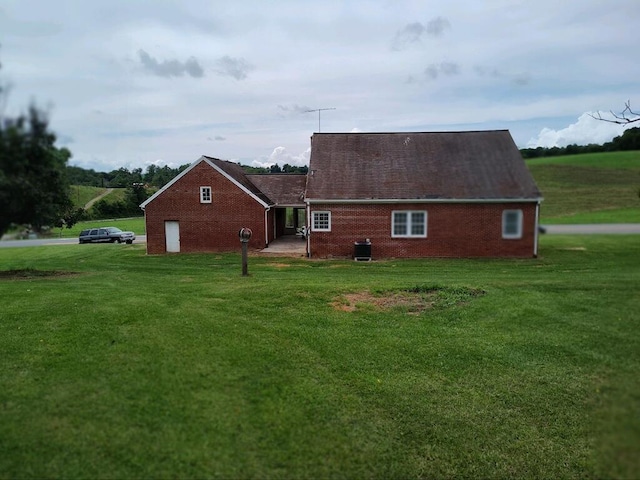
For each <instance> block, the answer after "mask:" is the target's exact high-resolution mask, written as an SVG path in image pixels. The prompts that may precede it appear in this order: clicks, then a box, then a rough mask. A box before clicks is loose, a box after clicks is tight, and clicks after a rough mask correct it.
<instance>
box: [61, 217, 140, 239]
mask: <svg viewBox="0 0 640 480" xmlns="http://www.w3.org/2000/svg"><path fill="white" fill-rule="evenodd" d="M95 227H118V228H119V229H120V230H129V231H132V232H134V233H135V234H136V235H144V234H145V232H146V226H145V223H144V217H132V218H115V219H108V220H87V221H86V222H78V223H76V224H75V225H74V226H73V227H71V228H54V229H53V230H52V231H51V232H52V235H53V236H54V237H60V238H74V237H77V236H78V235H80V232H81V231H82V230H84V229H86V228H95Z"/></svg>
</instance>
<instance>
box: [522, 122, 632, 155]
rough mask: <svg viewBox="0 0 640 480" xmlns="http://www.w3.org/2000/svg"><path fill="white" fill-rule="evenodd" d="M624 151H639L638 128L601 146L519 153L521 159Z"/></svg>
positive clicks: (573, 145)
mask: <svg viewBox="0 0 640 480" xmlns="http://www.w3.org/2000/svg"><path fill="white" fill-rule="evenodd" d="M624 150H640V127H634V128H629V129H628V130H625V132H624V133H623V134H622V135H620V136H618V137H615V138H614V139H613V140H611V141H610V142H606V143H604V144H602V145H598V144H596V143H590V144H589V145H576V144H572V145H567V146H566V147H551V148H545V147H538V148H522V149H520V153H521V154H522V157H523V158H539V157H555V156H558V155H575V154H578V153H598V152H618V151H624Z"/></svg>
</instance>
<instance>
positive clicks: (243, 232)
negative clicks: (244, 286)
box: [238, 227, 253, 277]
mask: <svg viewBox="0 0 640 480" xmlns="http://www.w3.org/2000/svg"><path fill="white" fill-rule="evenodd" d="M252 233H253V232H252V231H251V229H250V228H247V227H244V228H241V229H240V231H239V232H238V236H239V237H240V244H241V245H242V276H243V277H246V276H247V275H249V273H248V269H247V244H248V243H249V239H250V238H251V234H252Z"/></svg>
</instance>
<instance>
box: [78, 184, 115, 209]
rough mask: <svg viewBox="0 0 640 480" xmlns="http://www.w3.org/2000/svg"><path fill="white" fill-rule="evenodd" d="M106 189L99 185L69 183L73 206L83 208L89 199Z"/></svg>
mask: <svg viewBox="0 0 640 480" xmlns="http://www.w3.org/2000/svg"><path fill="white" fill-rule="evenodd" d="M106 191H107V189H106V188H101V187H89V186H86V185H71V200H73V204H74V206H76V207H80V208H84V206H85V205H86V204H87V203H88V202H89V201H90V200H92V199H94V198H96V197H98V196H100V195H102V194H103V193H104V192H106Z"/></svg>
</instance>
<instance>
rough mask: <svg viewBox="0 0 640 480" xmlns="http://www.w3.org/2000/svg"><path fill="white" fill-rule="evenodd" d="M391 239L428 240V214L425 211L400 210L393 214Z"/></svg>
mask: <svg viewBox="0 0 640 480" xmlns="http://www.w3.org/2000/svg"><path fill="white" fill-rule="evenodd" d="M391 237H393V238H426V237H427V212H426V211H424V210H398V211H395V212H393V213H392V214H391Z"/></svg>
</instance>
